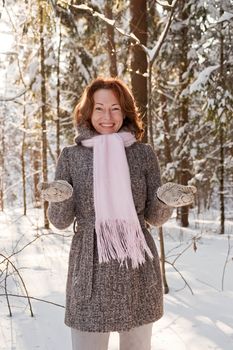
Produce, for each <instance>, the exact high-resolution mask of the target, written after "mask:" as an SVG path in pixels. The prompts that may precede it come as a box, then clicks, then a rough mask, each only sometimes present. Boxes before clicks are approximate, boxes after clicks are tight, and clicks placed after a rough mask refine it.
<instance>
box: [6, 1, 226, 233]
mask: <svg viewBox="0 0 233 350" xmlns="http://www.w3.org/2000/svg"><path fill="white" fill-rule="evenodd" d="M1 5H2V7H1V27H0V31H1V48H0V72H1V75H0V78H1V81H0V88H1V90H0V91H1V93H0V173H1V182H0V209H1V210H4V208H6V207H12V206H13V207H15V206H17V207H23V209H22V210H23V213H24V214H25V215H26V213H27V208H28V206H31V205H33V206H37V207H38V206H40V205H41V201H40V195H39V192H38V189H37V185H38V183H39V182H40V181H47V180H48V179H52V177H53V174H54V168H55V164H56V161H57V157H58V155H59V153H60V151H61V148H62V147H63V146H64V145H66V144H71V143H72V142H73V137H74V134H75V133H74V128H73V124H72V116H71V115H72V111H73V108H74V106H75V104H76V103H77V101H78V99H79V97H80V94H81V93H82V91H83V89H84V88H85V86H86V85H87V84H88V83H89V82H90V81H91V80H92V79H93V78H95V77H97V76H119V77H120V78H122V79H123V80H124V81H125V82H126V83H128V84H129V85H130V86H131V87H132V90H133V92H134V94H135V97H136V99H137V104H138V107H139V108H140V111H141V114H142V116H143V120H144V123H145V124H146V133H145V138H144V141H145V142H150V143H151V144H152V145H153V147H154V148H155V150H156V152H157V154H158V157H159V161H160V165H161V169H162V178H163V182H166V181H175V182H179V183H181V184H185V185H186V184H193V185H196V186H197V188H198V194H197V197H196V198H197V199H196V203H195V205H196V206H197V210H198V212H200V211H201V210H206V209H207V210H208V209H209V208H210V207H211V206H213V207H215V208H219V213H220V216H219V221H220V229H219V230H220V233H224V222H225V218H226V215H228V214H229V213H228V211H229V208H230V206H231V205H232V196H233V190H232V184H233V171H232V170H233V147H232V145H233V140H232V130H233V118H232V109H233V108H232V106H233V105H232V101H233V94H232V92H233V85H232V72H233V47H232V34H233V32H232V30H233V5H232V3H231V1H228V0H224V1H213V0H209V1H202V0H201V1H194V0H189V1H184V0H176V1H173V2H172V1H154V0H147V1H146V0H131V1H121V0H118V1H109V0H101V1H85V2H83V1H72V0H70V1H63V0H62V1H61V0H59V1H55V0H50V1H42V0H40V1H39V0H37V1H36V0H34V1H30V0H28V1H26V0H25V1H22V0H21V1H15V0H14V1H11V0H8V1H2V4H1ZM44 207H45V208H44V213H46V210H47V204H46V203H45V205H44ZM188 215H189V210H188V208H187V207H184V208H182V209H180V210H177V219H178V220H180V222H181V225H182V226H184V227H187V226H188V224H189V222H188ZM44 225H45V227H48V226H49V223H48V221H47V219H46V216H45V218H44Z"/></svg>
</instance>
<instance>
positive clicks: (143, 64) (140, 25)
mask: <svg viewBox="0 0 233 350" xmlns="http://www.w3.org/2000/svg"><path fill="white" fill-rule="evenodd" d="M130 12H131V21H130V30H131V32H132V33H133V34H134V35H136V37H137V38H138V39H139V40H140V42H141V43H142V44H144V45H145V46H147V1H146V0H130ZM145 73H147V57H146V54H145V52H144V51H143V49H142V48H140V47H139V46H138V45H134V46H133V47H132V51H131V84H132V92H133V94H134V96H135V99H136V101H137V105H138V107H139V109H140V112H141V115H142V117H143V121H144V123H145V134H144V139H143V141H144V142H147V141H148V135H147V133H148V131H147V126H148V121H147V78H146V76H143V74H145Z"/></svg>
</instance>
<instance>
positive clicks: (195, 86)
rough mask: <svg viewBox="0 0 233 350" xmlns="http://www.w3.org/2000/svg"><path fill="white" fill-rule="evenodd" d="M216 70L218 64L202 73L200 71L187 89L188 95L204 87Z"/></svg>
mask: <svg viewBox="0 0 233 350" xmlns="http://www.w3.org/2000/svg"><path fill="white" fill-rule="evenodd" d="M218 68H219V64H217V65H214V66H209V67H207V68H205V69H203V71H201V72H200V73H199V74H198V77H197V79H196V80H195V81H194V82H193V83H192V84H191V85H190V87H189V90H190V93H193V92H195V91H200V90H201V89H202V88H203V87H204V85H205V84H206V83H207V82H208V80H209V78H210V75H211V73H212V72H214V71H215V70H216V69H218Z"/></svg>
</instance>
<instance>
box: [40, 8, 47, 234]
mask: <svg viewBox="0 0 233 350" xmlns="http://www.w3.org/2000/svg"><path fill="white" fill-rule="evenodd" d="M39 13H40V70H41V71H40V73H41V78H42V79H41V101H42V106H41V132H42V135H41V140H42V174H43V182H48V169H47V126H46V87H45V64H44V61H45V51H44V37H43V35H44V10H43V6H42V4H41V2H40V6H39ZM47 209H48V202H47V201H45V202H44V227H45V228H46V229H48V228H49V221H48V218H47Z"/></svg>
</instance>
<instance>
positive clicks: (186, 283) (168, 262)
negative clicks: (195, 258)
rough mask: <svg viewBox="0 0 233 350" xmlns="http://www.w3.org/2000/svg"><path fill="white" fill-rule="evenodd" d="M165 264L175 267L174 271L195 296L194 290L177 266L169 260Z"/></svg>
mask: <svg viewBox="0 0 233 350" xmlns="http://www.w3.org/2000/svg"><path fill="white" fill-rule="evenodd" d="M165 262H166V263H167V264H169V265H171V266H172V267H173V269H174V270H175V271H176V272H177V273H178V274H179V275H180V277H181V278H182V280H183V281H184V283H185V285H186V286H187V287H188V288H189V290H190V292H191V293H192V294H193V295H194V293H193V290H192V288H191V287H190V285H189V284H188V282H187V281H186V279H185V278H184V276H183V275H182V273H181V272H180V271H179V270H178V269H177V268H176V267H175V265H174V264H173V263H171V262H170V261H167V260H165Z"/></svg>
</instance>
